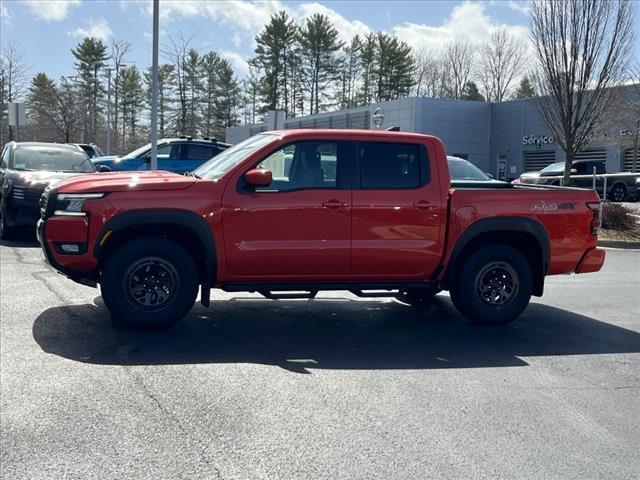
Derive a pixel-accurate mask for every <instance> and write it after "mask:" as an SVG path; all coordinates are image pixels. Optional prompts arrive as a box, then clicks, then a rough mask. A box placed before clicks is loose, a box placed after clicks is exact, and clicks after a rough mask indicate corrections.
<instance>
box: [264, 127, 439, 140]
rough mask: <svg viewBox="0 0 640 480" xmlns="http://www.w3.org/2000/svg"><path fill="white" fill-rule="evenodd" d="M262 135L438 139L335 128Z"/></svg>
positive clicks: (291, 130)
mask: <svg viewBox="0 0 640 480" xmlns="http://www.w3.org/2000/svg"><path fill="white" fill-rule="evenodd" d="M261 133H262V134H273V135H280V136H282V137H283V138H284V137H297V136H318V137H329V138H331V137H332V136H335V137H348V136H367V137H379V138H387V139H394V138H397V139H400V138H413V139H421V140H424V139H427V138H429V139H437V137H436V136H434V135H425V134H422V133H413V132H392V131H387V130H347V129H333V128H295V129H288V130H271V131H266V132H261Z"/></svg>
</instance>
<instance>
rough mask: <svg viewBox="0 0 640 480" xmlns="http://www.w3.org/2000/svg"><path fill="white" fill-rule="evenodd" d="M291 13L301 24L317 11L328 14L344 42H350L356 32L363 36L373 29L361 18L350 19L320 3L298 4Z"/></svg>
mask: <svg viewBox="0 0 640 480" xmlns="http://www.w3.org/2000/svg"><path fill="white" fill-rule="evenodd" d="M291 13H292V16H293V17H294V18H295V19H296V20H299V22H300V24H302V22H303V21H304V20H305V19H306V18H308V17H310V16H311V15H313V14H315V13H320V14H323V15H326V16H327V17H329V20H331V23H333V25H334V26H335V28H336V30H337V31H338V35H339V38H340V40H342V41H344V42H348V41H349V40H351V39H352V38H353V37H354V36H355V35H356V34H358V35H360V36H363V35H366V34H367V33H369V32H370V31H371V27H369V26H368V25H367V24H365V23H363V22H361V21H360V20H348V19H346V18H344V17H343V16H342V15H340V14H339V13H338V12H336V11H335V10H333V9H331V8H329V7H327V6H325V5H321V4H319V3H302V4H300V5H298V6H296V7H295V8H294V9H293V11H292V12H291Z"/></svg>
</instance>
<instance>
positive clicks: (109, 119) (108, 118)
mask: <svg viewBox="0 0 640 480" xmlns="http://www.w3.org/2000/svg"><path fill="white" fill-rule="evenodd" d="M107 155H111V67H108V68H107Z"/></svg>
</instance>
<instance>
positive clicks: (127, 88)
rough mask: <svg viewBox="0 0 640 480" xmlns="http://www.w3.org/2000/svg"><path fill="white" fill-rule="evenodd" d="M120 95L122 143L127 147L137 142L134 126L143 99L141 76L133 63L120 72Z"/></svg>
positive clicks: (135, 125) (136, 122)
mask: <svg viewBox="0 0 640 480" xmlns="http://www.w3.org/2000/svg"><path fill="white" fill-rule="evenodd" d="M121 96H122V113H123V116H122V144H123V146H124V145H127V147H129V146H130V145H132V144H134V143H137V139H136V127H137V125H138V115H139V113H140V110H141V106H142V103H143V101H144V91H143V89H142V78H141V76H140V72H139V71H138V68H137V67H136V66H135V65H134V66H131V67H127V68H125V69H124V70H123V72H122V84H121ZM127 129H128V130H129V137H128V142H129V144H127Z"/></svg>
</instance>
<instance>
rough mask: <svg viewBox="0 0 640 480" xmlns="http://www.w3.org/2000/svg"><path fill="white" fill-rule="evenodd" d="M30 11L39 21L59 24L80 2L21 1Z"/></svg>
mask: <svg viewBox="0 0 640 480" xmlns="http://www.w3.org/2000/svg"><path fill="white" fill-rule="evenodd" d="M22 1H23V3H25V4H26V5H27V6H28V7H29V8H30V9H31V11H32V12H33V13H34V14H35V16H36V17H38V18H39V19H41V20H45V21H47V22H59V21H61V20H64V19H65V18H66V17H67V14H68V13H69V10H70V8H71V7H72V6H74V5H80V0H44V1H43V0H22Z"/></svg>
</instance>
